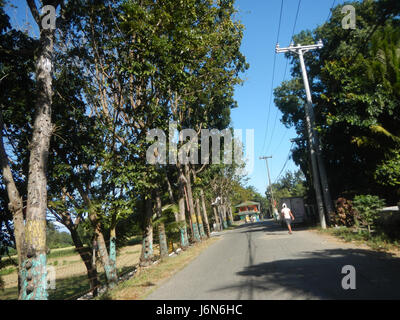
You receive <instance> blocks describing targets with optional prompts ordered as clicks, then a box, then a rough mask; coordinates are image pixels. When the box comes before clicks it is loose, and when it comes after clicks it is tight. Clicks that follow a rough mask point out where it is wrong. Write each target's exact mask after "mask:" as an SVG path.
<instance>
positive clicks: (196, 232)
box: [185, 165, 201, 242]
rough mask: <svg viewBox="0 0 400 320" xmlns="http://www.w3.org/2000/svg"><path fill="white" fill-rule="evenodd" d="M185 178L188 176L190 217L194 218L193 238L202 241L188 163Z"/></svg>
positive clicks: (187, 194) (187, 192) (187, 191)
mask: <svg viewBox="0 0 400 320" xmlns="http://www.w3.org/2000/svg"><path fill="white" fill-rule="evenodd" d="M185 178H186V196H187V200H188V206H189V212H190V217H191V219H192V225H193V236H194V237H193V238H194V241H195V242H200V241H201V238H200V232H199V228H198V224H197V218H196V212H195V209H194V202H193V193H192V184H191V182H190V180H191V179H190V174H189V167H188V165H185Z"/></svg>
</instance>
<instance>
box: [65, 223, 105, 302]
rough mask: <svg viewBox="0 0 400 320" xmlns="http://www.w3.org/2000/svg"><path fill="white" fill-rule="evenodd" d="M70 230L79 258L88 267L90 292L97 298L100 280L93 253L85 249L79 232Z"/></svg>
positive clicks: (73, 229)
mask: <svg viewBox="0 0 400 320" xmlns="http://www.w3.org/2000/svg"><path fill="white" fill-rule="evenodd" d="M68 230H69V231H70V233H71V238H72V241H73V243H74V246H75V248H76V251H77V252H78V254H79V256H80V257H81V259H82V260H83V263H84V264H85V267H86V273H87V276H88V279H89V283H90V290H91V292H92V294H93V297H96V296H97V293H98V290H97V288H98V286H99V280H98V277H97V269H96V264H95V263H93V253H92V252H90V251H91V249H90V248H85V247H84V246H83V243H82V241H81V238H80V237H79V234H78V232H76V229H75V228H73V227H72V228H68Z"/></svg>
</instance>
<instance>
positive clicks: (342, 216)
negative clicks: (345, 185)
mask: <svg viewBox="0 0 400 320" xmlns="http://www.w3.org/2000/svg"><path fill="white" fill-rule="evenodd" d="M358 218H359V217H358V215H357V211H356V210H355V209H354V208H353V204H352V202H351V201H350V200H347V199H346V198H339V199H337V200H336V211H335V212H333V213H332V214H331V215H330V220H331V221H332V222H333V223H334V224H335V225H338V226H346V227H352V226H354V224H355V223H356V221H357V219H358Z"/></svg>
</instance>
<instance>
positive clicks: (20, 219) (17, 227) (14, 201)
mask: <svg viewBox="0 0 400 320" xmlns="http://www.w3.org/2000/svg"><path fill="white" fill-rule="evenodd" d="M3 126H4V124H3V117H2V114H1V111H0V163H1V167H2V173H3V183H4V184H5V186H6V190H7V196H8V209H9V210H10V212H11V214H12V217H13V224H14V238H15V247H16V249H17V255H18V296H19V294H20V291H21V266H22V257H24V256H25V253H24V252H23V250H24V248H25V245H24V240H25V231H24V229H25V225H24V215H23V203H22V198H21V196H20V193H19V191H18V189H17V186H16V185H15V181H14V178H13V176H12V172H11V168H10V165H9V163H8V157H7V153H6V151H5V149H4V144H3Z"/></svg>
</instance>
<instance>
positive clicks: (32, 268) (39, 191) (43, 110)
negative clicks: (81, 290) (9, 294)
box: [20, 8, 54, 300]
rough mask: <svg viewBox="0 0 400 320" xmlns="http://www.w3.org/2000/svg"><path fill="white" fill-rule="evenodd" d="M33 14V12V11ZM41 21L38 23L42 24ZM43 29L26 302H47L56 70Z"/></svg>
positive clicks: (28, 216)
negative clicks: (49, 164) (50, 155)
mask: <svg viewBox="0 0 400 320" xmlns="http://www.w3.org/2000/svg"><path fill="white" fill-rule="evenodd" d="M31 11H32V8H31ZM40 22H41V21H39V20H37V23H38V24H39V23H40ZM39 28H40V40H39V49H38V55H37V60H36V82H37V97H36V102H35V107H36V115H35V121H34V125H33V134H32V140H31V141H30V145H29V149H30V157H29V173H28V188H27V189H28V190H27V191H28V197H27V208H26V223H25V246H26V251H25V252H26V255H25V256H24V257H23V262H22V270H21V282H22V288H21V294H20V299H23V300H47V298H48V293H47V279H46V277H47V267H46V210H47V177H46V174H47V159H48V153H49V145H50V137H51V135H52V132H53V126H52V123H51V104H52V96H53V90H52V69H53V62H52V56H53V41H54V31H53V30H51V29H43V28H41V26H39Z"/></svg>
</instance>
